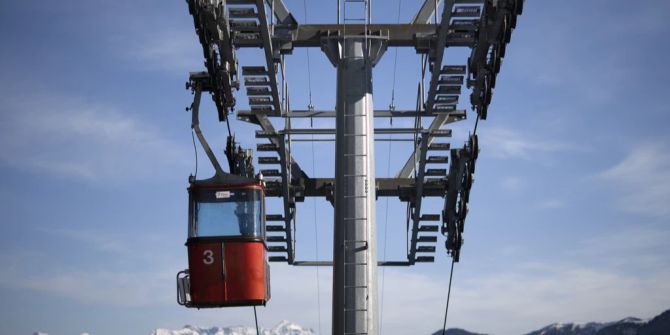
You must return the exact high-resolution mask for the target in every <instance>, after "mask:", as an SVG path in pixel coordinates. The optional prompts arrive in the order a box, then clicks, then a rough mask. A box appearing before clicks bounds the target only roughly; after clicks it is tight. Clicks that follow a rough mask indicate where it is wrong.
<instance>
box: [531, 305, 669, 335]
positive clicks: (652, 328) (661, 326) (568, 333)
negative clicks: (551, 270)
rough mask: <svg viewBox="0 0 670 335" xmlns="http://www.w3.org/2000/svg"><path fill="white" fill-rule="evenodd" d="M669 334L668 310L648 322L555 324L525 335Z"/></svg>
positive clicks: (639, 320) (638, 320)
mask: <svg viewBox="0 0 670 335" xmlns="http://www.w3.org/2000/svg"><path fill="white" fill-rule="evenodd" d="M662 334H670V310H668V311H665V312H664V313H662V314H660V315H658V316H656V317H655V318H653V319H650V320H642V319H638V318H625V319H623V320H619V321H615V322H606V323H598V322H589V323H584V324H578V323H555V324H552V325H549V326H546V327H544V328H542V329H540V330H536V331H534V332H531V333H528V334H526V335H662Z"/></svg>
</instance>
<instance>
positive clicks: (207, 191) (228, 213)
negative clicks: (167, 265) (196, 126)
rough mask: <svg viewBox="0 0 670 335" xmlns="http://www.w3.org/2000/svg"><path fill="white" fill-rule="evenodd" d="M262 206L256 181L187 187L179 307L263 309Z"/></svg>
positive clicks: (266, 287) (265, 280) (266, 272)
mask: <svg viewBox="0 0 670 335" xmlns="http://www.w3.org/2000/svg"><path fill="white" fill-rule="evenodd" d="M264 202H265V194H264V190H263V186H262V185H261V184H260V183H251V184H220V183H210V182H206V181H205V182H200V183H198V182H196V183H193V184H192V185H191V187H189V224H188V239H187V241H186V246H187V248H188V270H185V271H182V272H180V273H179V274H178V288H179V292H178V302H179V304H181V305H184V306H186V307H196V308H207V307H227V306H252V305H265V303H266V302H267V301H268V300H269V299H270V281H269V273H270V271H269V265H268V263H267V261H266V259H267V248H266V245H265V220H264V219H265V208H264Z"/></svg>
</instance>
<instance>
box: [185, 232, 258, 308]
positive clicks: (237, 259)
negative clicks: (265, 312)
mask: <svg viewBox="0 0 670 335" xmlns="http://www.w3.org/2000/svg"><path fill="white" fill-rule="evenodd" d="M266 253H267V251H266V249H265V244H264V243H263V242H252V241H240V242H225V243H224V242H211V241H207V242H190V243H188V261H189V274H190V284H191V305H193V307H224V306H250V305H264V304H265V303H266V302H267V301H268V300H269V299H270V297H269V294H270V292H269V289H268V288H269V283H268V282H267V281H268V280H269V274H268V273H267V271H268V267H267V261H266ZM222 256H225V257H222Z"/></svg>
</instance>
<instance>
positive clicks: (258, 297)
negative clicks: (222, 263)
mask: <svg viewBox="0 0 670 335" xmlns="http://www.w3.org/2000/svg"><path fill="white" fill-rule="evenodd" d="M225 252H226V272H227V273H228V278H226V300H227V301H228V302H243V301H248V302H253V301H257V302H259V303H261V304H264V303H265V301H267V296H266V289H265V287H266V273H265V252H266V251H265V245H264V244H263V242H234V243H226V247H225Z"/></svg>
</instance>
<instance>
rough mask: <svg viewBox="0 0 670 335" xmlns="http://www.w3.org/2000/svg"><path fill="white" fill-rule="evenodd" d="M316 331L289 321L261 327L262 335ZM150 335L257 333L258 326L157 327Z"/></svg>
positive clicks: (306, 334)
mask: <svg viewBox="0 0 670 335" xmlns="http://www.w3.org/2000/svg"><path fill="white" fill-rule="evenodd" d="M315 334H316V333H315V332H314V331H313V330H312V329H309V328H303V327H302V326H300V325H298V324H295V323H292V322H289V321H286V320H284V321H282V322H280V323H278V324H277V325H276V326H274V327H272V328H270V329H265V328H261V329H260V335H315ZM150 335H256V328H254V327H247V326H235V327H211V328H201V327H194V326H184V328H182V329H177V330H169V329H162V328H159V329H156V330H154V331H153V332H151V334H150Z"/></svg>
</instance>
